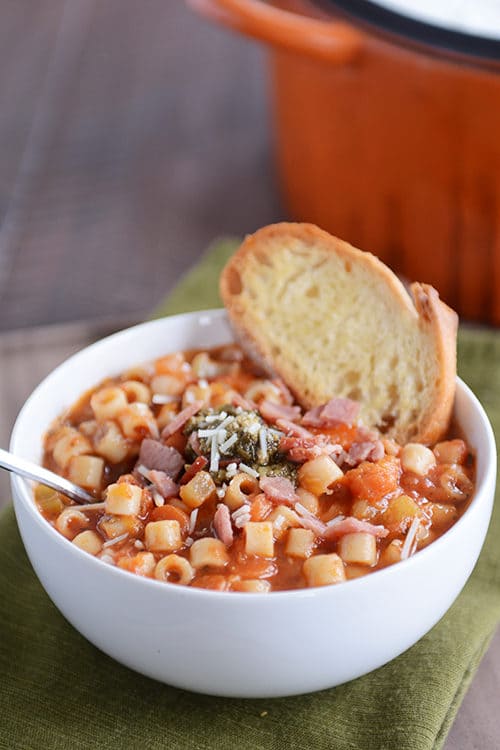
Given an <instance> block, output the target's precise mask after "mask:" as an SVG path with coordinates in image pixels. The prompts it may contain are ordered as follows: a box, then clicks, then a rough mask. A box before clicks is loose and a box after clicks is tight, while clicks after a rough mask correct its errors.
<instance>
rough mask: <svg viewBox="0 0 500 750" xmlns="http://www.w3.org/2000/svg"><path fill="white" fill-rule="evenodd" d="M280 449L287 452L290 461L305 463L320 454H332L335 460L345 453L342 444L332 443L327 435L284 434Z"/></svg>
mask: <svg viewBox="0 0 500 750" xmlns="http://www.w3.org/2000/svg"><path fill="white" fill-rule="evenodd" d="M279 449H280V451H281V452H282V453H286V454H287V458H289V459H290V461H295V462H296V463H303V462H304V461H310V460H311V459H313V458H318V456H332V458H333V459H334V460H335V458H336V457H337V456H339V455H340V454H341V453H343V450H342V446H341V445H337V444H336V443H332V442H331V441H330V440H329V439H328V437H327V436H326V435H311V436H310V437H305V438H303V437H295V435H284V436H283V437H282V438H281V440H280V443H279Z"/></svg>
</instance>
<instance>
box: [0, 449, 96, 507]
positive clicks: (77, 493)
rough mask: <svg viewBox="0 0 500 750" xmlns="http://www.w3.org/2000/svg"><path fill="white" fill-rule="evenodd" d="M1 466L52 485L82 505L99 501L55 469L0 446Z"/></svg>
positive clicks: (48, 485) (41, 482) (49, 485)
mask: <svg viewBox="0 0 500 750" xmlns="http://www.w3.org/2000/svg"><path fill="white" fill-rule="evenodd" d="M0 468H2V469H7V471H12V472H13V473H14V474H20V476H22V477H26V478H27V479H34V480H35V482H40V484H45V485H46V486H47V487H52V489H53V490H57V491H58V492H62V493H63V495H66V496H67V497H69V498H71V500H75V502H77V503H80V504H81V505H84V504H85V503H96V502H99V501H98V500H96V499H95V497H92V495H91V494H90V493H88V492H86V491H85V490H83V489H82V488H81V487H79V486H78V485H77V484H73V482H70V481H69V479H64V477H60V476H59V475H58V474H54V472H53V471H49V470H48V469H44V467H43V466H38V464H34V463H32V462H31V461H27V460H26V459H25V458H20V457H19V456H14V454H13V453H9V451H4V450H3V449H2V448H0Z"/></svg>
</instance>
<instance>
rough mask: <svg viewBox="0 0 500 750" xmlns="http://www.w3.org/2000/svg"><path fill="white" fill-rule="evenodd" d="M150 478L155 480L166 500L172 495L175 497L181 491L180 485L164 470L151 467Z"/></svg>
mask: <svg viewBox="0 0 500 750" xmlns="http://www.w3.org/2000/svg"><path fill="white" fill-rule="evenodd" d="M149 479H150V480H151V482H153V484H154V486H155V489H156V490H158V492H159V493H160V495H161V496H162V497H164V498H165V500H168V499H169V498H170V497H175V496H176V495H177V493H178V492H179V485H178V484H177V483H176V482H174V480H173V479H172V477H169V476H168V474H165V472H164V471H158V470H157V469H151V471H150V472H149Z"/></svg>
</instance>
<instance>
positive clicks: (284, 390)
mask: <svg viewBox="0 0 500 750" xmlns="http://www.w3.org/2000/svg"><path fill="white" fill-rule="evenodd" d="M271 382H272V384H273V385H275V386H276V388H277V389H278V390H279V392H280V395H281V398H282V399H283V403H285V404H288V405H291V404H293V396H292V394H291V393H290V390H289V389H288V386H287V385H285V383H284V382H283V381H282V379H281V378H274V379H273V380H272V381H271Z"/></svg>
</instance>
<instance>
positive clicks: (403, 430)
mask: <svg viewBox="0 0 500 750" xmlns="http://www.w3.org/2000/svg"><path fill="white" fill-rule="evenodd" d="M411 290H412V294H413V298H414V299H412V297H410V295H409V294H408V292H407V291H406V289H405V288H404V286H403V285H402V283H401V282H400V281H399V279H398V278H397V277H396V276H395V274H393V273H392V271H390V270H389V269H388V268H387V267H386V266H385V265H384V264H383V263H382V262H381V261H379V260H378V259H377V258H375V257H374V256H373V255H371V254H370V253H366V252H362V251H361V250H357V249H356V248H354V247H352V246H351V245H349V244H347V243H346V242H343V241H341V240H339V239H337V238H335V237H332V236H331V235H329V234H327V233H326V232H323V231H322V230H320V229H318V228H317V227H315V226H313V225H310V224H288V223H282V224H276V225H272V226H269V227H265V228H264V229H261V230H259V231H258V232H256V233H255V234H254V235H251V236H249V237H247V238H246V240H245V241H244V243H243V245H242V246H241V248H240V249H239V251H238V252H237V253H236V254H235V255H234V256H233V258H232V259H231V260H230V261H229V263H228V264H227V266H226V268H225V269H224V271H223V274H222V277H221V294H222V298H223V300H224V304H225V306H226V308H227V310H228V314H229V317H230V320H231V322H232V325H233V328H234V329H235V333H236V336H237V338H238V339H239V340H240V341H241V343H242V344H243V345H244V346H245V347H246V349H247V350H249V353H250V354H251V355H252V356H254V357H256V358H257V359H259V360H260V361H261V363H263V364H264V365H265V366H266V368H267V369H268V370H271V371H272V372H274V373H276V374H278V375H280V376H281V377H282V378H283V379H284V381H285V382H286V383H287V385H288V386H289V387H290V388H291V389H292V391H293V392H294V394H295V396H296V398H297V400H298V401H299V402H300V403H301V404H302V405H303V406H304V407H311V406H315V405H318V404H321V403H325V402H326V401H328V400H329V399H330V398H332V397H333V396H345V397H348V398H351V399H354V400H355V401H359V402H360V403H361V417H362V420H363V422H364V423H365V424H366V425H367V426H373V427H377V428H378V429H380V430H381V431H382V432H383V433H385V434H387V435H388V436H390V437H394V438H396V439H397V440H398V441H400V442H401V441H402V442H406V441H408V440H416V439H418V440H421V441H424V442H431V441H432V440H435V439H438V438H439V437H440V436H441V435H442V434H443V432H444V431H445V430H446V428H447V425H448V421H449V418H450V413H451V408H452V403H453V396H454V389H455V371H456V328H457V317H456V314H455V313H454V312H453V311H452V310H450V308H448V307H447V306H446V305H445V304H444V303H443V302H441V301H440V300H439V296H438V294H437V292H436V291H435V290H434V289H433V288H432V287H429V286H427V285H424V284H414V285H412V288H411Z"/></svg>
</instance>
